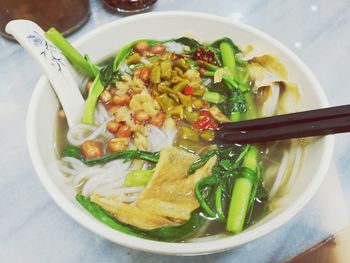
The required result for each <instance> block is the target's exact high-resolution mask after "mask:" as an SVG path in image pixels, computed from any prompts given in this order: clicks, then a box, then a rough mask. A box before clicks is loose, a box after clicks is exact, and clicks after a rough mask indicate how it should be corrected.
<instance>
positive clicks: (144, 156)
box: [62, 145, 159, 165]
mask: <svg viewBox="0 0 350 263" xmlns="http://www.w3.org/2000/svg"><path fill="white" fill-rule="evenodd" d="M62 156H63V157H64V156H69V157H73V158H76V159H79V160H80V161H82V162H83V163H85V164H87V165H96V164H105V163H108V162H110V161H113V160H117V159H124V161H125V162H129V161H132V160H135V159H138V160H144V161H149V162H152V163H157V162H158V160H159V152H146V151H140V150H127V151H124V152H115V153H111V154H107V155H104V156H101V157H98V158H94V159H86V158H85V157H83V155H82V153H81V150H80V148H79V147H76V146H73V145H68V146H66V147H65V148H64V149H63V151H62Z"/></svg>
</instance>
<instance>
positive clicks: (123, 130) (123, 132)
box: [117, 124, 132, 138]
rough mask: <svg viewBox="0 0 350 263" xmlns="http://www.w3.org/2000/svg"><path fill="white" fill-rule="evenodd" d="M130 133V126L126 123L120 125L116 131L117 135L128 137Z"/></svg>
mask: <svg viewBox="0 0 350 263" xmlns="http://www.w3.org/2000/svg"><path fill="white" fill-rule="evenodd" d="M131 134H132V130H131V127H130V126H129V125H127V124H122V125H120V127H119V129H118V131H117V137H118V138H119V137H125V138H130V137H131Z"/></svg>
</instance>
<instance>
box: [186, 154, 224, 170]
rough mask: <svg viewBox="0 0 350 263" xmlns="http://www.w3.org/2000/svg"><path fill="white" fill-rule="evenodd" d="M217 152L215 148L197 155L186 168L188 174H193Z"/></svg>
mask: <svg viewBox="0 0 350 263" xmlns="http://www.w3.org/2000/svg"><path fill="white" fill-rule="evenodd" d="M216 154H217V151H216V150H212V151H209V152H207V153H206V154H204V155H202V156H201V157H199V158H198V159H197V160H196V161H195V162H194V163H193V164H192V165H191V167H190V168H189V169H188V174H193V173H194V172H195V171H197V170H198V169H199V168H201V167H202V166H204V165H205V164H206V163H207V162H208V161H209V159H210V158H211V157H213V156H214V155H216Z"/></svg>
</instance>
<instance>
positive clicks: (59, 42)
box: [45, 27, 99, 78]
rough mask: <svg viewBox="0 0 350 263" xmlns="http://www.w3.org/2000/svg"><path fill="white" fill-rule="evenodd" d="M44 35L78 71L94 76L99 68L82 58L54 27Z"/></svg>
mask: <svg viewBox="0 0 350 263" xmlns="http://www.w3.org/2000/svg"><path fill="white" fill-rule="evenodd" d="M45 36H46V37H47V38H48V39H49V40H50V41H51V42H52V43H53V44H54V45H55V46H56V47H57V48H58V49H60V50H61V52H62V53H63V55H64V56H65V57H66V58H67V59H68V60H69V61H70V62H71V63H72V65H73V66H74V67H75V68H76V69H77V70H79V71H81V72H83V73H84V74H85V75H87V76H88V77H90V78H94V77H96V75H97V74H98V72H99V69H98V67H97V66H96V65H94V64H91V63H90V62H89V61H88V60H87V59H86V58H84V57H83V56H82V55H81V54H80V53H79V52H78V50H76V49H75V48H74V47H73V46H72V45H71V44H70V43H69V42H68V41H67V40H66V39H65V38H64V37H63V36H62V35H61V33H60V32H58V31H57V30H56V29H55V28H53V27H52V28H50V29H49V30H48V31H47V32H46V33H45Z"/></svg>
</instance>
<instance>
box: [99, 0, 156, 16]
mask: <svg viewBox="0 0 350 263" xmlns="http://www.w3.org/2000/svg"><path fill="white" fill-rule="evenodd" d="M102 1H103V3H104V5H105V6H106V7H107V8H109V9H111V10H113V11H118V12H121V13H134V12H142V11H145V10H147V9H148V8H150V7H151V6H152V5H153V4H154V3H155V2H157V0H102Z"/></svg>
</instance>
